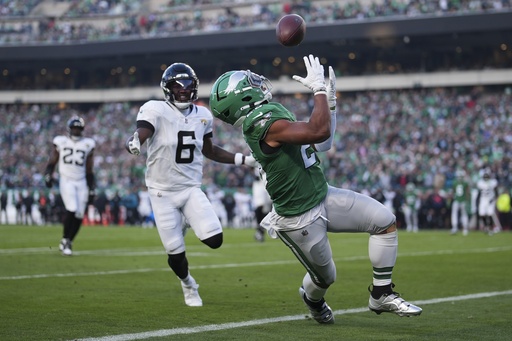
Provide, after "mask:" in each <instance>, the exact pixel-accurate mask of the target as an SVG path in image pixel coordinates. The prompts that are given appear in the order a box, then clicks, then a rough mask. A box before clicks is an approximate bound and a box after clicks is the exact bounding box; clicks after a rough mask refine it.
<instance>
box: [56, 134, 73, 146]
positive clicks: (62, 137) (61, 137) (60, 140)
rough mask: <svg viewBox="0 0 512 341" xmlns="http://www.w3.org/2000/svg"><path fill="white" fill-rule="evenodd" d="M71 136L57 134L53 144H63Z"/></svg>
mask: <svg viewBox="0 0 512 341" xmlns="http://www.w3.org/2000/svg"><path fill="white" fill-rule="evenodd" d="M68 138H69V137H67V136H65V135H57V136H55V137H54V138H53V144H55V145H60V144H62V143H63V142H65V141H67V139H68Z"/></svg>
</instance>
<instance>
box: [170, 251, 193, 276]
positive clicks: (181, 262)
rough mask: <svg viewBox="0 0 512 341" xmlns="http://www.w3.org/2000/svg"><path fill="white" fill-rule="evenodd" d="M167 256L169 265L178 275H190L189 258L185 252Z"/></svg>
mask: <svg viewBox="0 0 512 341" xmlns="http://www.w3.org/2000/svg"><path fill="white" fill-rule="evenodd" d="M167 256H168V257H167V264H169V267H170V268H171V269H172V271H174V273H175V274H176V276H178V278H180V279H184V278H186V277H187V275H188V259H187V257H186V256H185V252H181V253H178V254H175V255H167Z"/></svg>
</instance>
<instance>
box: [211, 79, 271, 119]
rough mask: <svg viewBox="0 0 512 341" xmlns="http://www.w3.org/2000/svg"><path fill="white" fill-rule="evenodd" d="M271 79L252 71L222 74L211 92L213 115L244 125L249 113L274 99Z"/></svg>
mask: <svg viewBox="0 0 512 341" xmlns="http://www.w3.org/2000/svg"><path fill="white" fill-rule="evenodd" d="M271 90H272V84H271V83H270V81H269V80H268V79H267V78H265V77H263V76H260V75H258V74H255V73H252V72H251V71H249V70H247V71H243V70H240V71H229V72H226V73H225V74H223V75H222V76H220V77H219V78H218V79H217V80H216V81H215V83H214V84H213V87H212V92H211V93H210V110H211V111H212V114H213V116H215V117H217V118H218V119H220V120H222V121H224V122H226V123H229V124H231V125H233V126H235V127H239V126H241V125H242V123H243V121H244V119H245V117H246V116H247V114H248V113H249V112H250V111H251V110H252V109H254V108H255V107H257V106H258V105H260V104H262V103H264V102H268V101H270V100H271V99H272V93H271V92H270V91H271Z"/></svg>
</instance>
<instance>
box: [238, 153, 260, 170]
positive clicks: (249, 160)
mask: <svg viewBox="0 0 512 341" xmlns="http://www.w3.org/2000/svg"><path fill="white" fill-rule="evenodd" d="M234 163H235V165H237V166H240V165H247V166H250V167H254V166H255V165H256V159H255V158H253V157H252V155H244V154H242V153H236V154H235V160H234Z"/></svg>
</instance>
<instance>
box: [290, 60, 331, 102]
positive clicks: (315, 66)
mask: <svg viewBox="0 0 512 341" xmlns="http://www.w3.org/2000/svg"><path fill="white" fill-rule="evenodd" d="M303 59H304V64H305V65H306V71H307V73H308V74H307V76H306V78H302V77H300V76H297V75H295V76H293V79H295V80H296V81H297V82H300V83H302V84H303V85H304V86H305V87H306V88H308V89H310V90H311V91H313V93H315V94H316V93H317V92H320V91H322V92H323V93H325V91H326V89H325V78H324V67H323V65H322V64H320V60H318V57H314V56H313V55H312V54H310V55H309V56H305V57H304V58H303Z"/></svg>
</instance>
